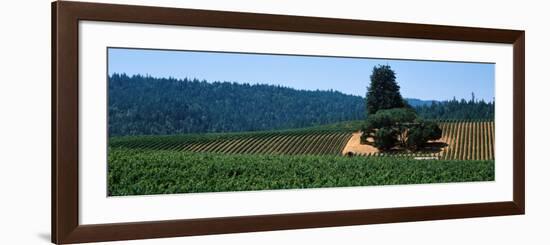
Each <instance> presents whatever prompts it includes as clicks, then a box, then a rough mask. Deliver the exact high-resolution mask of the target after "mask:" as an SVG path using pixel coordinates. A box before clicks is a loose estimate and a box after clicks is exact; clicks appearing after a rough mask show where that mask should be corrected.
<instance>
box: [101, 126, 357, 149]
mask: <svg viewBox="0 0 550 245" xmlns="http://www.w3.org/2000/svg"><path fill="white" fill-rule="evenodd" d="M350 138H351V133H349V132H342V131H329V130H319V131H303V132H301V131H300V132H277V131H274V132H261V133H241V134H236V133H233V134H212V135H180V136H143V137H126V138H118V139H112V140H111V141H110V142H109V145H110V146H111V147H123V148H132V149H147V150H173V151H186V152H211V153H229V154H284V155H339V154H341V151H342V149H343V148H344V146H345V145H346V143H347V142H348V140H349V139H350Z"/></svg>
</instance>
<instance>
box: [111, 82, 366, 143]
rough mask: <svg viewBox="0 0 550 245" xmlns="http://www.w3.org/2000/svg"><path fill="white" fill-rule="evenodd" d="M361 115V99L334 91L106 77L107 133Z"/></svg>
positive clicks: (239, 127) (283, 124)
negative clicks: (107, 90) (107, 84)
mask: <svg viewBox="0 0 550 245" xmlns="http://www.w3.org/2000/svg"><path fill="white" fill-rule="evenodd" d="M363 118H364V100H363V98H361V97H360V96H352V95H347V94H343V93H341V92H338V91H320V90H315V91H307V90H296V89H292V88H287V87H282V86H273V85H250V84H246V83H244V84H242V83H230V82H212V83H211V82H206V81H199V80H197V79H181V80H180V79H173V78H153V77H146V76H140V75H136V76H131V77H130V76H127V75H124V74H122V75H121V74H113V75H112V76H110V77H109V135H110V136H119V135H158V134H183V133H210V132H239V131H258V130H272V129H286V128H301V127H310V126H316V125H323V124H330V123H335V122H341V121H349V120H360V119H363Z"/></svg>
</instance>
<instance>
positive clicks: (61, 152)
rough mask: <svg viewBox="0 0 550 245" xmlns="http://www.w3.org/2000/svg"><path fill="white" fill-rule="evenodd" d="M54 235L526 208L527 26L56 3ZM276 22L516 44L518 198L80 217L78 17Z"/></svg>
mask: <svg viewBox="0 0 550 245" xmlns="http://www.w3.org/2000/svg"><path fill="white" fill-rule="evenodd" d="M51 10H52V78H51V79H52V160H51V162H52V183H51V184H52V200H51V201H52V223H51V225H52V242H54V243H79V242H95V241H111V240H128V239H143V238H161V237H175V236H189V235H206V234H220V233H236V232H252V231H269V230H284V229H301V228H314V227H331V226H346V225H362V224H378V223H391V222H407V221H423V220H438V219H456V218H470V217H484V216H499V215H518V214H524V212H525V160H524V159H525V32H524V31H517V30H502V29H486V28H471V27H457V26H440V25H426V24H406V23H391V22H379V21H364V20H349V19H331V18H317V17H300V16H285V15H269V14H254V13H237V12H222V11H207V10H189V9H177V8H164V7H146V6H129V5H114V4H99V3H83V2H66V1H61V2H53V3H52V9H51ZM82 20H90V21H111V22H125V23H147V24H161V25H179V26H197V27H219V28H236V29H252V30H273V31H288V32H305V33H326V34H345V35H360V36H379V37H400V38H418V39H433V40H453V41H472V42H488V43H506V44H513V89H514V93H513V105H514V106H513V127H514V131H513V149H514V152H513V201H507V202H490V203H469V204H455V205H437V206H419V207H404V208H382V209H365V210H353V211H330V212H314V213H292V214H276V215H255V216H240V217H223V218H204V219H185V220H168V221H153V222H133V223H114V224H99V225H81V224H79V218H78V217H79V203H78V202H79V201H78V200H79V190H78V176H79V175H78V159H79V157H78V156H79V150H78V149H79V148H78V142H79V133H78V127H79V121H78V103H79V98H78V90H79V87H78V79H79V77H78V72H79V71H78V57H79V53H78V38H79V37H78V22H79V21H82Z"/></svg>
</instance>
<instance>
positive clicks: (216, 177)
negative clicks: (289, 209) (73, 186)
mask: <svg viewBox="0 0 550 245" xmlns="http://www.w3.org/2000/svg"><path fill="white" fill-rule="evenodd" d="M107 61H108V71H107V85H108V86H107V87H108V129H107V131H108V132H107V133H108V157H107V158H108V161H107V165H108V166H107V171H108V174H107V177H108V179H107V187H108V195H109V196H131V195H157V194H176V193H206V192H235V191H260V190H281V189H306V188H331V187H359V186H384V185H407V184H437V183H459V182H480V181H494V179H495V156H494V132H495V130H494V129H495V123H494V112H495V91H494V90H495V89H494V87H495V65H494V64H493V63H473V62H455V61H425V60H397V59H384V58H359V57H333V56H307V55H283V54H256V53H233V52H214V51H183V50H156V49H138V48H108V49H107Z"/></svg>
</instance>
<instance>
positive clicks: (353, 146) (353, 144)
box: [342, 132, 379, 155]
mask: <svg viewBox="0 0 550 245" xmlns="http://www.w3.org/2000/svg"><path fill="white" fill-rule="evenodd" d="M377 152H379V151H378V149H376V147H374V146H372V145H365V144H361V132H356V133H353V134H352V136H351V138H350V139H349V141H348V143H347V144H346V146H345V147H344V150H342V155H348V154H350V153H351V154H353V155H368V154H372V153H377Z"/></svg>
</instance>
